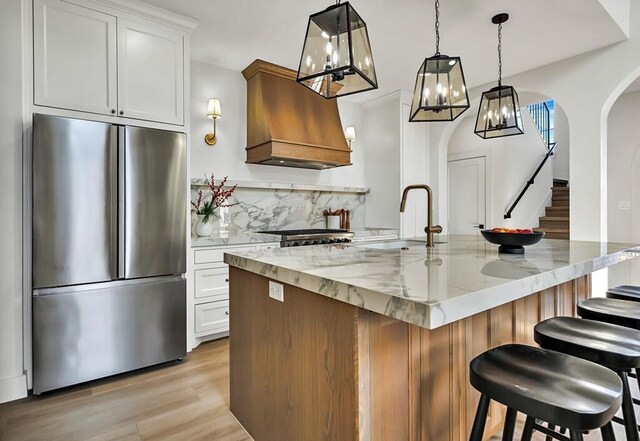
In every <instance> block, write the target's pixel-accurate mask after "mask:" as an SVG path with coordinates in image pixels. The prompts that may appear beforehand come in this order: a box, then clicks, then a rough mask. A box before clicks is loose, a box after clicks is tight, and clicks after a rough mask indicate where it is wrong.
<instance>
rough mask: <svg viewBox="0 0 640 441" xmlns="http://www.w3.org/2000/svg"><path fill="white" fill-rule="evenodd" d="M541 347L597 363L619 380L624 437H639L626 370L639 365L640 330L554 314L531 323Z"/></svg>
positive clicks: (633, 439) (632, 440) (633, 440)
mask: <svg viewBox="0 0 640 441" xmlns="http://www.w3.org/2000/svg"><path fill="white" fill-rule="evenodd" d="M533 332H534V339H535V341H536V343H538V344H539V345H540V346H541V347H543V348H545V349H552V350H554V351H558V352H563V353H565V354H569V355H573V356H575V357H580V358H583V359H585V360H589V361H592V362H594V363H598V364H600V365H602V366H605V367H608V368H609V369H611V370H613V371H615V372H616V373H617V374H618V376H619V377H620V379H621V380H622V414H623V416H624V420H621V419H619V418H614V421H616V422H618V423H621V424H624V426H625V432H626V434H627V440H628V441H640V434H639V433H638V426H637V423H636V416H635V412H634V410H633V398H632V397H631V390H630V389H629V379H628V378H627V372H628V371H630V370H632V369H637V368H640V331H637V330H635V329H631V328H625V327H623V326H618V325H612V324H610V323H604V322H598V321H594V320H586V319H579V318H574V317H555V318H551V319H548V320H545V321H543V322H540V323H538V324H537V325H536V326H535V327H534V331H533Z"/></svg>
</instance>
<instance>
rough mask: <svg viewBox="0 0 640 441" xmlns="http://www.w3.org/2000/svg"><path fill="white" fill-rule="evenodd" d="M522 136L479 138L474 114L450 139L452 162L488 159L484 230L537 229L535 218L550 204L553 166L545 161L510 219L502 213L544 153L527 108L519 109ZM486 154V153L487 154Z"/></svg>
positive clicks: (540, 139)
mask: <svg viewBox="0 0 640 441" xmlns="http://www.w3.org/2000/svg"><path fill="white" fill-rule="evenodd" d="M521 113H522V122H523V125H524V131H525V133H524V135H518V136H509V137H505V138H498V139H481V138H480V137H479V136H477V135H476V134H475V133H474V132H473V130H474V125H475V113H472V112H469V115H467V116H466V117H465V118H464V119H463V120H462V121H461V122H460V124H459V125H458V126H457V128H456V130H455V131H454V132H453V134H452V136H451V139H450V140H449V149H448V155H449V156H450V157H451V156H455V159H462V158H463V157H467V158H471V157H476V156H487V163H486V164H487V165H486V167H487V168H486V174H487V176H488V177H490V180H489V182H488V188H487V192H488V193H489V194H487V202H488V204H489V207H488V208H487V219H486V223H487V227H488V228H492V227H498V226H507V227H517V228H533V227H537V226H538V217H539V216H542V215H543V213H544V207H545V206H546V205H547V203H550V197H551V185H552V180H553V177H552V175H553V166H552V164H551V163H550V162H547V164H546V165H545V167H544V168H543V169H542V170H541V171H540V174H539V175H538V177H537V178H536V180H535V184H534V185H532V186H531V187H530V188H529V190H528V191H527V193H526V194H525V196H524V197H523V198H522V200H521V201H520V203H519V204H518V206H517V207H516V208H515V210H514V211H513V213H512V215H511V216H512V217H511V219H504V218H503V217H504V214H505V213H506V211H507V209H508V208H509V206H510V205H511V203H512V202H513V201H514V200H515V198H516V197H517V195H518V194H519V193H520V191H521V190H522V188H523V187H524V184H525V182H526V181H527V180H528V179H529V178H530V177H531V175H532V174H533V171H534V170H535V169H536V167H537V166H538V165H539V164H540V161H541V160H542V158H543V157H544V155H545V153H546V150H545V145H544V142H543V141H542V138H541V137H540V134H539V133H538V131H537V129H536V127H535V124H534V123H533V120H532V119H531V116H530V115H529V112H528V111H527V109H526V108H522V110H521ZM487 152H488V154H487Z"/></svg>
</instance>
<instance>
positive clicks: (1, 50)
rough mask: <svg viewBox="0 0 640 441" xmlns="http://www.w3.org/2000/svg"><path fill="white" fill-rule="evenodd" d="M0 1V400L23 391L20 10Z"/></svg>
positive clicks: (11, 1) (14, 1)
mask: <svg viewBox="0 0 640 441" xmlns="http://www.w3.org/2000/svg"><path fill="white" fill-rule="evenodd" d="M21 3H22V2H21V1H20V0H3V1H2V2H0V59H2V68H1V72H2V74H1V77H2V81H0V103H1V104H2V105H0V133H2V137H1V138H0V157H1V158H2V161H0V244H1V246H0V262H1V263H2V272H0V403H1V402H4V401H9V400H13V399H16V398H20V397H24V396H26V392H27V390H26V379H25V377H24V375H23V366H22V70H21V66H22V55H21V51H22V34H21V32H22V30H21V25H22V11H21Z"/></svg>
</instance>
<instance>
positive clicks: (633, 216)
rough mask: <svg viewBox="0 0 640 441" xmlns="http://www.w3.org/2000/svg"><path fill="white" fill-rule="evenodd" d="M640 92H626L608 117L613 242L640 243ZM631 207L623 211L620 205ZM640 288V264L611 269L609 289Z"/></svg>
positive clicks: (610, 230)
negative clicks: (619, 286)
mask: <svg viewBox="0 0 640 441" xmlns="http://www.w3.org/2000/svg"><path fill="white" fill-rule="evenodd" d="M638 121H640V91H636V92H633V93H625V94H623V95H621V96H620V98H619V99H618V100H617V101H616V103H615V104H614V105H613V107H612V108H611V112H610V113H609V118H608V123H609V124H608V132H607V140H608V144H607V145H608V151H607V154H608V158H607V168H608V175H607V176H608V179H607V183H608V219H609V222H608V232H609V240H610V241H613V242H633V243H640V228H638V225H640V178H639V176H640V125H639V124H638ZM624 201H628V202H631V208H630V209H628V210H626V209H620V203H621V202H624ZM621 284H635V285H640V262H637V259H636V260H632V261H630V262H626V263H622V264H620V265H616V266H615V267H612V268H611V269H610V272H609V286H615V285H621Z"/></svg>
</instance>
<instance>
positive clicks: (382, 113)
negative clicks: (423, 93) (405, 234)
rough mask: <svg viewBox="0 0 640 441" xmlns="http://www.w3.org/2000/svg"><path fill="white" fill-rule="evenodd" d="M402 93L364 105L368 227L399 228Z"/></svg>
mask: <svg viewBox="0 0 640 441" xmlns="http://www.w3.org/2000/svg"><path fill="white" fill-rule="evenodd" d="M399 114H400V97H399V95H396V96H395V97H393V98H391V99H385V100H382V102H376V103H372V104H370V105H366V106H364V114H363V118H362V124H363V130H362V131H361V132H362V133H363V136H362V140H363V144H365V145H366V146H367V155H368V158H367V167H366V169H365V172H366V174H365V176H366V183H367V186H368V187H369V188H371V192H370V193H369V194H368V195H367V203H366V215H365V219H366V223H367V226H369V227H384V228H399V227H400V215H399V214H398V210H399V209H400V185H401V184H400V142H401V140H400V123H399V118H400V116H399Z"/></svg>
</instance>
